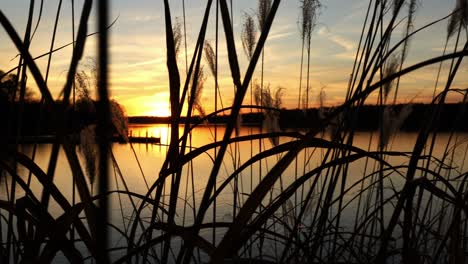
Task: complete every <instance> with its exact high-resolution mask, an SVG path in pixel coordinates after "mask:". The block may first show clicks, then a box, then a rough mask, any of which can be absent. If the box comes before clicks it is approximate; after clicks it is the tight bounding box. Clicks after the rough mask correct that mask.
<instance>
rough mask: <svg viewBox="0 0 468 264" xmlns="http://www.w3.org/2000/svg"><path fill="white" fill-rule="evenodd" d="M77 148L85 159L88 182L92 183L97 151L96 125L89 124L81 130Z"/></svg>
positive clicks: (94, 174) (94, 176)
mask: <svg viewBox="0 0 468 264" xmlns="http://www.w3.org/2000/svg"><path fill="white" fill-rule="evenodd" d="M79 150H80V153H81V155H82V156H83V158H84V161H85V168H86V172H87V173H88V178H89V182H90V183H91V184H93V183H94V179H95V178H96V163H97V153H98V148H97V143H96V125H89V126H86V127H85V128H83V129H82V130H81V132H80V145H79Z"/></svg>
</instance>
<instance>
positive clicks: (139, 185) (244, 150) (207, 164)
mask: <svg viewBox="0 0 468 264" xmlns="http://www.w3.org/2000/svg"><path fill="white" fill-rule="evenodd" d="M182 128H183V127H182V126H181V127H180V129H181V130H180V131H181V133H182ZM224 129H225V128H224V126H222V125H219V126H214V125H202V126H199V127H197V128H196V129H194V130H193V132H192V134H191V140H190V148H191V149H192V150H194V149H196V148H198V147H201V146H204V145H206V144H209V143H212V142H214V141H215V138H217V140H220V139H221V138H222V136H223V134H224ZM129 130H130V131H129V132H130V133H131V135H133V136H154V137H160V138H161V144H133V145H130V144H118V143H115V144H113V145H112V152H113V155H114V157H115V160H116V164H114V163H112V165H111V170H110V175H109V179H110V189H111V190H117V189H120V190H122V189H123V186H124V182H123V181H122V179H120V174H119V171H120V172H121V175H122V176H123V179H124V181H125V184H126V186H128V188H129V190H130V191H132V192H135V193H138V194H146V193H147V191H148V188H149V186H151V185H152V183H154V182H155V180H156V179H157V178H158V175H159V173H160V170H161V166H162V164H163V162H164V159H165V156H166V152H167V144H168V142H169V139H168V137H169V135H170V129H169V127H168V125H164V124H158V125H131V126H130V128H129ZM239 132H240V134H239V135H240V136H243V135H249V134H252V133H259V132H260V128H259V127H241V129H240V131H239ZM324 137H325V138H328V136H327V135H325V136H324ZM416 138H417V134H416V133H406V132H399V133H398V134H397V136H396V137H394V138H393V140H392V141H391V142H390V143H389V146H388V150H391V151H398V152H400V153H401V155H399V156H390V155H386V156H385V157H384V159H385V161H386V162H388V163H390V164H392V165H393V166H398V165H404V164H408V161H409V156H405V155H403V154H404V153H410V152H412V150H413V147H414V144H415V141H416ZM467 139H468V134H464V133H459V134H454V135H450V134H449V133H439V134H438V135H437V137H436V139H435V140H436V141H435V144H434V146H435V147H434V149H433V150H432V151H433V156H434V157H436V158H438V159H439V160H444V163H446V164H448V165H449V166H450V167H451V169H444V168H441V169H440V170H441V175H444V176H445V177H447V178H450V177H453V176H455V174H456V173H457V172H460V171H461V172H463V171H465V170H466V169H467V168H468V165H466V163H465V157H466V151H467V147H468V144H467ZM290 140H291V138H285V137H282V138H281V139H280V144H281V143H285V142H288V141H290ZM447 143H449V144H447ZM353 145H354V146H355V147H357V148H360V149H363V150H366V151H376V150H377V146H378V135H377V133H375V132H374V133H372V132H357V133H356V134H355V136H354V140H353ZM272 146H273V145H272V143H271V142H270V141H269V140H263V141H262V142H261V143H260V141H259V140H252V141H245V142H241V143H238V144H232V145H231V146H230V147H229V148H228V152H227V154H226V156H225V159H224V163H223V164H222V167H221V169H220V173H219V174H218V177H217V187H219V186H220V185H221V184H222V183H223V182H224V181H225V179H226V178H228V176H230V175H231V174H232V172H233V171H234V170H235V169H236V168H238V167H239V166H240V164H244V163H245V162H247V161H248V160H249V159H250V158H251V157H252V156H254V155H256V154H257V153H259V150H260V149H262V150H265V149H270V148H272ZM32 150H33V147H32V146H31V145H22V146H20V151H22V152H24V153H27V154H28V155H31V153H32ZM36 151H37V153H36V157H35V162H36V163H37V164H38V165H39V166H40V167H41V168H43V170H44V171H46V170H47V166H48V162H49V158H50V152H51V145H50V144H40V145H38V146H37V150H36ZM78 152H79V150H78ZM187 152H189V150H187V151H186V153H187ZM326 152H327V149H326V148H310V149H306V150H304V151H302V152H300V154H299V155H298V156H297V158H296V161H294V162H292V163H291V164H290V165H289V166H288V168H287V169H286V170H285V172H284V173H283V174H282V177H281V178H280V179H279V180H278V181H277V182H276V183H275V185H274V187H273V188H272V189H271V190H270V194H269V195H267V196H266V197H265V199H264V201H263V204H264V206H266V205H268V204H269V202H270V201H273V200H274V199H275V198H276V197H277V196H278V195H279V194H281V193H282V192H283V191H284V190H285V189H286V188H287V187H288V186H289V185H290V184H291V183H293V182H294V181H295V180H296V179H297V178H298V177H300V176H302V175H303V174H304V173H305V172H308V171H311V170H313V169H314V168H316V167H318V166H320V165H321V164H322V162H323V159H324V157H325V156H326ZM215 155H217V153H215V150H213V149H211V150H209V151H206V152H204V153H203V154H201V155H200V156H198V157H197V158H196V159H194V160H192V162H190V163H189V164H188V165H187V166H185V167H184V169H183V171H182V179H181V185H180V190H179V201H178V206H177V211H176V213H177V217H176V223H177V224H179V225H183V226H190V225H191V224H192V223H193V220H194V212H195V211H197V208H198V206H199V202H200V200H201V197H202V195H203V191H204V189H205V187H206V183H207V181H208V177H209V175H210V172H211V168H212V165H213V160H214V157H215ZM282 155H284V153H282V154H276V155H272V156H270V157H268V158H266V159H263V160H262V161H261V162H257V163H255V164H254V165H252V166H249V167H248V168H246V169H245V170H243V171H242V172H241V173H240V174H239V175H238V177H236V178H235V180H234V181H232V182H230V184H229V185H228V186H227V187H226V188H225V189H224V191H223V192H222V193H221V194H220V196H219V197H218V198H217V200H216V208H215V218H213V212H214V210H213V209H214V207H213V206H212V207H211V208H210V209H209V210H208V212H207V214H206V216H205V218H204V222H205V223H209V222H212V221H213V220H214V219H215V221H216V222H229V221H232V220H233V215H235V214H236V212H238V210H239V209H238V208H237V207H238V206H239V204H243V203H244V202H245V200H246V199H247V198H248V196H249V194H250V193H251V192H252V190H253V189H254V188H255V187H256V186H257V184H258V182H259V181H260V180H261V179H262V178H263V177H264V176H265V175H266V173H267V172H268V171H269V170H270V169H271V168H272V167H273V166H274V165H275V164H276V163H277V161H278V160H279V159H281V157H282ZM79 157H80V160H81V162H82V164H84V160H83V157H82V155H79ZM346 165H349V167H348V168H347V173H346V180H345V182H344V184H345V185H344V188H343V190H346V189H348V188H349V187H351V186H354V187H353V188H351V189H350V190H349V191H348V192H346V193H345V194H344V198H343V205H341V206H342V207H343V208H342V210H341V215H342V216H341V220H340V226H341V227H342V228H344V229H346V228H353V226H355V224H356V221H357V219H358V217H359V216H358V215H357V214H358V212H360V211H359V210H362V209H360V208H358V202H359V201H360V200H361V199H360V197H359V196H357V193H358V192H359V190H361V189H362V188H365V186H364V187H363V185H365V184H369V183H370V182H372V181H375V179H374V180H372V179H373V177H368V179H367V180H365V181H363V182H359V181H360V180H361V179H362V178H363V175H370V174H371V172H372V171H375V170H376V169H377V168H379V166H381V164H380V163H379V162H376V161H375V160H373V159H366V158H361V159H358V160H357V161H353V162H350V163H346ZM140 166H141V169H140ZM83 167H84V166H83ZM429 167H431V168H436V167H437V162H436V160H431V163H430V165H429ZM18 171H19V174H20V175H21V176H22V178H23V179H25V181H26V180H27V179H28V172H27V171H26V170H25V169H24V168H23V167H19V168H18ZM398 172H400V173H401V175H399V173H398ZM405 172H406V169H401V170H396V171H389V172H386V173H385V176H384V177H385V180H384V185H385V186H384V188H386V190H387V191H385V193H384V196H385V198H388V197H391V195H393V192H392V189H393V190H399V189H401V188H402V187H403V184H404V175H405V174H404V173H405ZM327 173H328V174H330V175H332V174H335V173H337V172H336V171H334V170H324V171H323V172H321V173H320V174H319V176H318V177H319V178H320V179H319V183H318V184H319V186H326V185H327V184H330V183H327V181H329V180H330V177H327V175H328V174H327ZM418 173H421V172H418ZM452 173H453V174H454V175H452ZM338 174H340V175H341V176H340V177H341V178H340V179H342V176H343V175H342V174H341V173H340V172H338ZM338 174H337V175H338ZM420 176H423V175H422V174H418V175H416V177H420ZM315 177H317V176H315ZM315 177H311V179H310V180H309V181H307V182H306V183H305V184H304V185H303V187H302V188H299V189H298V191H297V192H296V193H295V195H293V196H292V197H291V198H290V199H289V200H288V202H287V203H286V207H285V208H282V209H281V210H280V211H282V212H283V214H282V219H283V220H284V221H293V220H288V219H287V218H288V216H293V215H297V213H298V211H299V208H298V207H296V206H294V205H297V204H300V202H301V201H302V200H303V199H304V197H305V195H306V193H307V191H308V189H309V186H311V184H312V182H313V180H314V178H315ZM88 179H89V178H88ZM9 182H11V178H10V177H2V178H1V186H3V187H2V188H3V189H4V190H5V191H2V192H0V199H2V200H7V194H8V193H9V191H10V190H8V191H6V189H5V188H6V187H5V186H8V184H9ZM54 182H55V184H56V185H57V187H58V188H59V189H60V191H61V192H62V193H63V194H64V195H65V197H67V199H68V200H69V201H73V200H75V201H78V200H79V198H78V197H74V195H75V194H76V192H74V191H73V188H72V174H71V170H70V167H69V165H68V162H67V159H66V156H65V154H64V152H63V150H61V152H60V155H59V158H58V163H57V168H56V172H55V181H54ZM166 183H167V185H168V186H170V179H167V181H166ZM356 183H358V184H356ZM336 184H337V186H338V187H337V188H336V189H335V192H334V194H333V195H334V196H335V197H337V196H339V195H340V190H341V188H340V187H341V182H337V183H336ZM94 185H95V184H94ZM94 185H92V186H94ZM31 186H32V190H33V192H34V193H36V196H37V197H40V193H41V191H42V189H41V187H40V184H39V183H38V182H37V181H36V180H34V179H32V181H31ZM8 189H9V188H8ZM324 189H325V187H323V190H324ZM234 190H236V191H234ZM369 190H370V189H369ZM95 192H96V190H94V193H95ZM23 195H24V192H22V191H20V190H17V197H21V196H23ZM76 195H77V194H76ZM168 195H169V188H166V190H165V193H164V196H163V198H162V202H163V204H166V205H167V203H168ZM320 195H323V194H321V192H320V188H317V191H315V192H314V194H313V195H312V196H311V202H310V208H308V209H307V210H308V212H306V213H305V214H304V219H309V220H312V219H313V217H314V215H313V212H314V208H313V207H312V206H316V204H315V202H314V201H317V200H318V199H319V196H320ZM374 195H375V194H369V196H367V197H374ZM357 198H359V199H357ZM424 199H425V198H424ZM348 202H349V204H348ZM235 204H236V205H237V207H236V206H234V205H235ZM111 207H112V208H111V214H112V216H111V217H112V220H113V223H114V224H115V225H116V226H117V227H119V228H121V229H122V230H123V229H125V228H126V226H127V225H128V223H129V221H130V220H132V219H133V218H132V217H133V215H132V212H133V209H132V204H131V202H130V200H129V199H128V198H127V197H126V196H125V195H117V194H115V195H113V196H112V199H111ZM334 209H336V208H335V207H332V209H331V210H330V219H335V218H334V217H335V215H334V214H335V213H336V210H335V211H334ZM258 210H260V211H261V210H262V208H260V209H258ZM50 212H51V214H52V215H53V216H54V217H58V216H60V215H61V214H62V213H63V211H62V210H61V209H60V208H59V206H58V205H57V204H56V203H55V202H54V201H52V202H51V204H50ZM285 212H286V213H285ZM391 212H392V211H391V210H388V211H387V213H385V217H386V221H388V219H387V218H388V217H389V216H390V213H391ZM150 215H151V211H150V210H149V209H147V210H146V211H145V212H144V216H150ZM304 221H306V220H304ZM358 221H359V220H358ZM225 231H226V229H225V228H219V229H217V230H216V232H215V239H216V241H217V243H219V241H220V240H221V239H222V237H223V235H224V232H225ZM201 235H202V237H204V238H205V239H207V240H212V239H213V235H212V230H211V229H204V230H202V231H201ZM112 236H113V238H112V241H113V245H114V246H119V245H120V246H122V245H124V244H125V243H124V242H123V241H122V239H121V237H119V236H118V234H117V233H112ZM176 240H177V239H176ZM265 252H269V253H270V254H272V255H274V254H275V248H274V247H273V246H271V247H269V249H268V250H265ZM118 256H120V253H115V254H114V257H118ZM60 259H62V257H58V259H57V260H60Z"/></svg>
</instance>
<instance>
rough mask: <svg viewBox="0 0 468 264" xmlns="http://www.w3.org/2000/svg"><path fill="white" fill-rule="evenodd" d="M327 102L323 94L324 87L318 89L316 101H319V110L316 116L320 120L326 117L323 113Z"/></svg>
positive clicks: (325, 95)
mask: <svg viewBox="0 0 468 264" xmlns="http://www.w3.org/2000/svg"><path fill="white" fill-rule="evenodd" d="M326 100H327V94H326V93H325V87H322V89H320V93H319V95H318V101H319V109H318V115H319V118H320V119H324V118H325V115H326V113H325V112H326V111H325V101H326Z"/></svg>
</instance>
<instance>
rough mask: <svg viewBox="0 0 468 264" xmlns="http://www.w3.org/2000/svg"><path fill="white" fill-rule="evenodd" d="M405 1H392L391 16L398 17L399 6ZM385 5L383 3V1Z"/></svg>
mask: <svg viewBox="0 0 468 264" xmlns="http://www.w3.org/2000/svg"><path fill="white" fill-rule="evenodd" d="M404 2H405V0H393V3H392V6H393V15H394V16H396V15H398V12H400V9H401V6H402V5H403V3H404ZM384 4H385V1H384Z"/></svg>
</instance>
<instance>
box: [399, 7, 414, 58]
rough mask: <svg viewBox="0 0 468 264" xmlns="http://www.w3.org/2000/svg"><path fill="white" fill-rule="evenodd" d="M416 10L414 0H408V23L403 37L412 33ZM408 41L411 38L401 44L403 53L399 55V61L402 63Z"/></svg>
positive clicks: (406, 51)
mask: <svg viewBox="0 0 468 264" xmlns="http://www.w3.org/2000/svg"><path fill="white" fill-rule="evenodd" d="M416 9H417V3H416V0H410V3H409V7H408V21H407V23H406V29H405V36H408V35H409V34H410V33H411V32H412V31H413V27H414V14H415V13H416ZM410 39H411V38H408V39H406V40H405V43H404V44H403V52H402V54H401V61H402V62H403V61H404V60H405V59H406V55H407V53H408V45H409V40H410Z"/></svg>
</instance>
